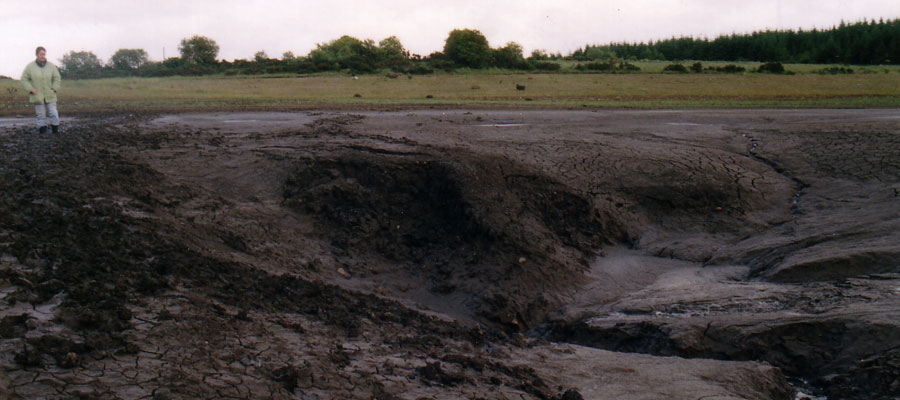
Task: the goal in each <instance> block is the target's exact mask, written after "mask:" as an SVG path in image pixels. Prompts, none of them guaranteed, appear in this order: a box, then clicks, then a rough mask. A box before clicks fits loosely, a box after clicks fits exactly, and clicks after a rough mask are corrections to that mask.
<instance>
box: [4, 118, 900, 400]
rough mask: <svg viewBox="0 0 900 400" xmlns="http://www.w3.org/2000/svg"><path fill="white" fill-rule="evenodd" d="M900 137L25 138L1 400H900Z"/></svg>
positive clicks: (392, 129) (336, 132)
mask: <svg viewBox="0 0 900 400" xmlns="http://www.w3.org/2000/svg"><path fill="white" fill-rule="evenodd" d="M889 117H890V115H889V114H887V115H886V114H885V113H884V112H881V113H879V112H878V111H856V112H851V111H847V112H843V111H809V112H740V113H729V112H684V113H660V112H622V113H616V112H611V113H591V112H527V113H526V112H512V111H510V112H496V111H494V112H489V111H471V112H466V111H458V112H446V111H441V112H435V111H419V112H403V113H399V112H386V113H381V112H369V113H359V114H345V113H293V114H280V113H265V114H250V113H247V114H221V115H217V114H195V115H184V116H166V117H155V118H150V117H134V116H131V117H124V116H123V117H115V116H106V117H97V118H92V119H85V120H82V121H79V123H77V124H72V125H71V126H69V127H68V129H67V132H66V134H65V135H60V136H44V137H40V136H36V135H33V134H29V133H27V132H25V131H24V130H23V129H17V128H5V129H4V130H3V131H2V132H3V133H2V136H0V137H2V138H3V143H4V147H3V150H2V151H3V165H2V171H0V172H2V177H3V180H2V185H3V193H4V194H3V196H2V200H0V207H2V213H0V252H2V259H0V262H2V263H0V273H2V275H0V296H2V297H0V301H2V303H0V304H2V309H0V317H2V322H0V347H2V348H3V354H4V356H2V357H0V366H2V371H4V372H3V374H0V396H4V395H6V396H11V397H17V396H18V397H22V398H29V397H35V396H50V397H53V396H58V397H60V398H65V397H72V396H75V395H81V396H82V397H98V398H109V397H118V398H136V397H150V396H153V397H159V398H198V397H204V398H223V397H236V398H246V397H274V398H403V399H406V398H410V399H416V398H420V397H425V398H459V397H467V398H509V397H516V398H518V397H520V396H521V397H524V398H543V399H550V398H565V399H575V398H633V399H638V398H666V397H668V398H691V397H697V398H701V397H719V398H759V399H769V398H791V397H792V396H793V392H794V390H795V388H794V387H792V386H790V385H788V383H787V381H786V380H785V377H787V378H789V379H792V380H793V382H794V383H795V385H797V387H799V388H800V389H801V390H804V391H807V392H815V393H816V394H823V395H828V396H829V397H830V398H831V397H834V398H891V397H892V396H896V395H897V393H898V392H897V390H898V388H897V387H898V385H900V383H898V381H897V376H896V374H895V372H892V371H896V368H894V367H895V364H896V360H897V354H896V348H897V346H898V345H900V344H898V343H897V339H896V337H900V335H897V323H896V321H898V319H897V318H896V317H897V313H898V308H897V306H896V304H897V303H896V300H897V296H898V295H900V292H898V291H897V288H898V287H900V280H898V276H897V273H900V263H898V262H897V254H898V243H900V240H898V239H900V238H898V237H897V232H900V229H898V218H900V217H898V211H900V210H898V205H897V204H898V203H897V201H896V199H897V197H896V196H897V193H898V190H900V186H898V184H900V183H898V178H897V177H898V175H900V173H898V172H897V171H898V169H897V168H898V165H900V162H898V155H897V154H896V152H892V151H891V150H890V149H891V148H893V149H896V148H897V144H898V143H897V136H896V134H894V133H891V132H896V129H897V128H898V126H897V125H898V123H897V122H896V121H897V120H896V118H889ZM828 119H833V121H828ZM846 143H852V145H847V144H846ZM892 146H893V147H892ZM823 149H827V150H823ZM548 340H549V341H552V342H555V343H550V342H548ZM635 353H643V354H635ZM658 356H666V357H658ZM668 356H677V357H668ZM647 381H654V382H655V385H654V388H652V389H650V388H648V387H647V385H646V382H647Z"/></svg>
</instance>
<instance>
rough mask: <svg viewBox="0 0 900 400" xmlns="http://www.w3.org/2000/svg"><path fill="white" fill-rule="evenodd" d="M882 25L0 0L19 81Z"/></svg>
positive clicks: (885, 5) (866, 1)
mask: <svg viewBox="0 0 900 400" xmlns="http://www.w3.org/2000/svg"><path fill="white" fill-rule="evenodd" d="M879 18H884V19H886V20H887V19H895V18H900V0H615V1H613V0H596V1H588V0H515V1H513V0H499V1H486V0H480V1H470V0H444V1H440V0H438V1H429V0H390V1H362V0H328V1H289V0H203V1H189V0H153V1H123V0H96V1H91V0H83V1H73V0H40V1H35V0H28V1H24V0H0V75H6V76H10V77H13V78H16V79H18V78H19V76H20V75H21V72H22V69H23V68H24V66H25V64H27V63H28V62H29V61H30V60H32V59H34V48H35V47H37V46H38V45H41V46H44V47H46V48H47V52H48V54H47V56H48V58H49V59H50V60H51V61H53V62H54V63H57V64H59V62H58V61H59V59H60V58H61V57H62V55H63V54H65V53H67V52H69V51H81V50H86V51H92V52H93V53H94V54H96V55H97V56H98V57H100V59H101V60H102V61H103V62H106V61H107V60H108V59H109V57H110V56H111V55H112V54H113V53H115V51H116V50H118V49H123V48H140V49H144V50H146V51H147V53H148V54H149V56H150V59H151V60H155V61H159V60H162V59H163V52H165V57H173V56H177V55H178V44H179V42H180V41H181V39H183V38H187V37H190V36H192V35H197V34H198V35H204V36H207V37H210V38H212V39H213V40H215V41H216V42H217V43H218V44H219V48H220V51H219V58H220V59H227V60H233V59H237V58H247V59H249V58H253V55H254V54H255V53H256V52H257V51H259V50H264V51H265V52H266V53H267V54H268V55H269V56H270V57H275V58H280V57H281V55H282V54H283V53H284V52H285V51H292V52H293V53H294V54H295V55H297V56H302V55H306V54H308V53H309V51H310V50H311V49H313V48H315V46H316V44H317V43H327V42H329V41H331V40H334V39H337V38H339V37H340V36H342V35H351V36H354V37H356V38H358V39H373V40H375V41H376V42H378V41H380V40H381V39H384V38H385V37H388V36H391V35H395V36H397V37H398V38H399V39H400V41H401V42H402V43H403V45H404V46H405V47H406V48H407V49H408V50H410V51H411V52H413V53H418V54H421V55H427V54H429V53H431V52H434V51H441V50H442V49H443V46H444V40H445V39H446V38H447V34H448V33H449V32H450V31H451V30H453V29H462V28H471V29H478V30H480V31H481V32H482V33H484V35H485V36H486V37H487V39H488V41H489V42H490V45H491V47H500V46H502V45H504V44H506V43H507V42H509V41H515V42H517V43H519V44H521V45H522V47H523V48H524V49H525V55H526V56H527V55H529V54H530V53H531V50H534V49H544V50H547V51H548V52H551V53H555V52H560V53H563V54H567V53H569V52H571V51H573V50H575V49H576V48H579V47H582V46H584V45H585V44H606V43H609V42H614V41H629V42H639V41H648V40H657V39H664V38H669V37H672V36H694V37H707V38H714V37H716V36H717V35H720V34H729V33H732V32H736V33H749V32H752V31H754V30H764V29H797V28H803V29H811V28H820V29H821V28H829V27H831V26H833V25H836V24H839V23H840V21H841V20H844V21H847V22H855V21H859V20H862V19H876V20H877V19H879Z"/></svg>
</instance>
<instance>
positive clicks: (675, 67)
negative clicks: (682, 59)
mask: <svg viewBox="0 0 900 400" xmlns="http://www.w3.org/2000/svg"><path fill="white" fill-rule="evenodd" d="M663 72H677V73H686V72H688V70H687V68H685V67H684V65H681V64H669V65H666V66H665V67H664V68H663Z"/></svg>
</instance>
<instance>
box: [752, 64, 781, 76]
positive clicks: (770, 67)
mask: <svg viewBox="0 0 900 400" xmlns="http://www.w3.org/2000/svg"><path fill="white" fill-rule="evenodd" d="M756 72H765V73H770V74H783V73H784V65H781V63H780V62H768V63H765V64H762V65H760V66H759V68H757V69H756Z"/></svg>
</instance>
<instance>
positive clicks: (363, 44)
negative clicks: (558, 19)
mask: <svg viewBox="0 0 900 400" xmlns="http://www.w3.org/2000/svg"><path fill="white" fill-rule="evenodd" d="M178 51H179V57H171V58H168V59H165V60H163V61H161V62H156V61H150V60H149V59H148V57H147V52H146V51H144V50H143V49H120V50H118V51H116V52H115V53H114V54H113V55H112V57H110V59H109V60H108V61H107V62H105V63H104V62H103V61H101V60H100V59H99V58H98V57H97V56H96V55H95V54H94V53H92V52H90V51H78V52H75V51H73V52H69V53H66V54H65V55H63V57H62V59H61V60H60V62H61V68H60V72H61V73H62V74H63V76H64V77H66V78H70V79H73V78H74V79H86V78H103V77H121V76H171V75H206V74H218V73H222V74H225V75H236V74H273V73H298V74H304V73H315V72H325V71H349V72H351V73H355V74H362V73H372V72H376V71H381V70H390V71H393V72H396V73H406V74H429V73H433V72H434V71H436V70H445V71H451V70H454V69H458V68H471V69H483V68H502V69H516V70H527V71H531V70H545V71H553V70H559V69H560V64H559V63H558V62H556V61H559V60H571V61H587V62H592V64H591V65H601V66H602V65H607V66H612V70H629V69H630V68H627V67H628V66H629V64H627V63H624V64H623V63H622V60H670V61H680V60H709V61H761V62H791V63H828V64H831V63H838V64H900V19H895V20H890V21H883V20H881V21H878V22H876V21H862V22H857V23H853V24H846V23H843V22H842V23H841V24H840V25H839V26H836V27H832V29H828V30H821V31H820V30H816V29H813V30H811V31H804V30H802V29H801V30H798V31H793V30H785V31H769V30H767V31H761V32H753V33H751V34H731V35H725V36H719V37H717V38H716V39H713V40H709V39H695V38H691V37H682V38H671V39H666V40H661V41H657V42H652V41H651V42H649V43H611V44H608V45H587V46H584V47H583V48H579V49H576V50H575V51H573V52H572V53H570V54H568V55H565V56H564V55H562V54H560V53H556V54H548V53H547V52H546V51H544V50H534V51H533V52H532V53H531V55H530V56H528V57H525V56H524V54H523V51H522V46H521V45H519V44H518V43H516V42H509V43H507V44H506V45H504V46H502V47H497V48H491V47H490V46H489V44H488V41H487V38H485V36H484V35H483V34H482V33H481V32H479V31H478V30H474V29H455V30H453V31H451V32H450V34H449V35H448V36H447V39H446V40H445V42H444V48H443V51H440V52H434V53H431V54H429V55H427V56H421V55H418V54H411V53H410V52H409V51H408V50H406V49H405V48H404V46H403V44H402V43H401V42H400V40H399V39H398V38H397V37H395V36H391V37H388V38H386V39H384V40H381V41H380V42H377V43H376V42H375V41H373V40H371V39H365V40H360V39H357V38H354V37H352V36H342V37H340V38H338V39H336V40H333V41H331V42H328V43H323V44H317V45H316V48H315V49H313V50H312V51H310V52H309V54H308V55H306V56H295V55H294V54H293V53H292V52H285V53H284V54H282V56H281V58H273V57H270V56H269V55H268V54H266V53H265V52H264V51H259V52H257V53H256V54H255V55H254V57H253V59H249V60H248V59H238V60H232V61H226V60H218V58H217V57H218V52H219V46H218V44H217V43H216V42H215V40H213V39H211V38H208V37H205V36H200V35H195V36H193V37H190V38H185V39H183V40H182V41H181V43H180V45H179V46H178ZM598 62H599V63H598ZM616 63H618V64H616ZM616 65H619V66H620V67H619V68H616V67H615V66H616ZM622 66H624V67H625V68H622ZM588 69H592V68H588Z"/></svg>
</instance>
